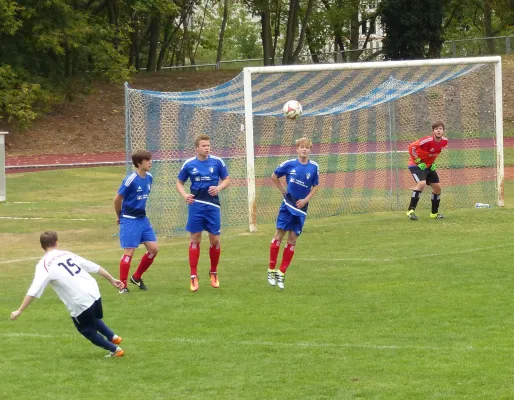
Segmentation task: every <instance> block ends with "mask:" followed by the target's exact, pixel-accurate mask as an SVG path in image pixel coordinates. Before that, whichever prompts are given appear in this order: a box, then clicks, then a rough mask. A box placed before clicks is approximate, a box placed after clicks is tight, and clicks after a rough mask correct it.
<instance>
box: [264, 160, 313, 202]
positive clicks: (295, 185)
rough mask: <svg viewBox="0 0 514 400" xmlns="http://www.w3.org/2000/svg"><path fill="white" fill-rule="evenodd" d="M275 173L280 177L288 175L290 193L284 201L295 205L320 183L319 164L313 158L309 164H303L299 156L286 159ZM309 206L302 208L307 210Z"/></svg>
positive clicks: (288, 192)
mask: <svg viewBox="0 0 514 400" xmlns="http://www.w3.org/2000/svg"><path fill="white" fill-rule="evenodd" d="M274 173H275V175H276V176H278V177H279V178H281V177H283V176H285V177H286V181H287V194H288V195H287V196H286V198H285V199H284V201H285V202H286V203H288V204H291V205H293V206H295V203H296V201H297V200H301V199H305V198H306V197H307V195H308V194H309V193H310V191H311V189H312V187H313V186H317V185H318V184H319V175H318V164H317V163H316V162H314V161H312V160H308V162H307V164H302V163H301V162H300V161H299V160H298V159H297V158H295V159H292V160H287V161H284V162H283V163H282V164H280V165H279V166H278V167H277V169H275V172H274ZM307 207H308V205H306V206H305V207H304V208H303V209H302V210H303V211H307ZM290 211H291V210H290Z"/></svg>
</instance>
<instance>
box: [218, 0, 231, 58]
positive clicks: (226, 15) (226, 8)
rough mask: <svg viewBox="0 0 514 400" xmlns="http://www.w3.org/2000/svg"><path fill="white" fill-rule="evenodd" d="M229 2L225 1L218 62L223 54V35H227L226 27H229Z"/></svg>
mask: <svg viewBox="0 0 514 400" xmlns="http://www.w3.org/2000/svg"><path fill="white" fill-rule="evenodd" d="M228 4H229V3H228V0H224V1H223V19H222V21H221V29H220V35H219V38H218V53H217V54H216V64H218V63H219V62H220V61H221V55H222V54H223V37H224V36H225V28H226V27H227V20H228Z"/></svg>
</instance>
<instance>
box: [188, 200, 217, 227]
mask: <svg viewBox="0 0 514 400" xmlns="http://www.w3.org/2000/svg"><path fill="white" fill-rule="evenodd" d="M186 231H188V232H190V233H197V232H202V231H207V232H209V233H211V234H213V235H220V234H221V209H220V208H218V207H216V206H210V205H205V204H199V203H193V204H190V205H189V212H188V215H187V225H186Z"/></svg>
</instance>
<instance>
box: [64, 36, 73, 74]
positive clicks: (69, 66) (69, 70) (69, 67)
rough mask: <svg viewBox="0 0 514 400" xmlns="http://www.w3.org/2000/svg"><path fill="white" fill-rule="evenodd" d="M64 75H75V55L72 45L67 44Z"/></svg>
mask: <svg viewBox="0 0 514 400" xmlns="http://www.w3.org/2000/svg"><path fill="white" fill-rule="evenodd" d="M64 76H66V77H68V78H69V77H71V76H73V55H72V51H71V49H70V47H69V46H68V44H66V46H65V49H64Z"/></svg>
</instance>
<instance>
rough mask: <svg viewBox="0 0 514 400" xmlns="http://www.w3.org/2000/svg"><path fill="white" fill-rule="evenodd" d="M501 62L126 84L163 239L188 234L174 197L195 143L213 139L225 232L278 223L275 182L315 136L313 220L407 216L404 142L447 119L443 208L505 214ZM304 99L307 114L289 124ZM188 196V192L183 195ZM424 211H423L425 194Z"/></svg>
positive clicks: (298, 69)
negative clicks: (201, 137)
mask: <svg viewBox="0 0 514 400" xmlns="http://www.w3.org/2000/svg"><path fill="white" fill-rule="evenodd" d="M498 76H501V64H500V58H499V57H488V58H475V59H454V60H424V61H403V62H377V63H355V64H327V65H311V66H305V65H303V66H282V67H262V68H246V69H245V70H244V72H243V73H241V74H240V75H238V76H236V77H235V78H234V79H233V80H231V81H229V82H227V83H225V84H222V85H220V86H217V87H214V88H211V89H206V90H198V91H192V92H173V93H166V92H153V91H146V90H137V89H132V88H130V87H128V85H126V150H127V168H131V163H130V153H132V152H133V151H135V150H138V149H147V150H149V151H151V152H152V153H153V155H154V166H153V171H152V173H153V175H154V186H153V188H152V195H151V196H150V198H149V207H148V209H149V215H150V218H151V219H152V224H153V225H154V228H155V229H156V230H157V232H159V233H161V234H165V235H171V234H174V233H177V232H181V231H183V230H184V227H185V223H186V218H187V206H186V204H185V202H184V200H183V199H182V198H181V197H180V195H179V194H178V193H177V192H176V190H175V182H176V178H177V174H178V171H179V170H180V168H181V165H182V163H183V162H184V161H185V160H186V159H188V158H190V157H192V156H194V154H195V148H194V137H195V136H196V135H198V134H200V133H206V134H208V135H209V136H210V137H211V151H212V154H214V155H216V156H219V157H222V158H223V159H224V160H225V162H226V164H227V167H228V170H229V174H230V177H231V180H232V184H231V186H230V188H229V189H227V190H225V191H223V192H222V193H221V204H222V206H221V209H222V221H223V226H224V227H225V228H229V227H236V226H239V227H240V226H245V225H246V226H248V225H249V226H250V230H254V229H256V225H258V224H263V223H271V222H273V221H274V220H275V218H276V215H277V211H278V207H279V205H280V203H281V194H280V192H279V191H278V190H277V189H276V188H274V186H273V184H272V182H271V179H270V176H271V174H272V173H273V171H274V169H275V168H276V167H277V166H278V165H279V164H280V163H281V162H282V161H284V160H287V159H291V158H295V157H296V148H295V140H296V139H299V138H301V137H307V138H310V139H311V140H312V142H313V148H312V154H311V158H312V159H313V160H314V161H316V162H317V163H318V164H319V172H320V189H319V191H318V193H317V195H316V196H315V197H314V198H313V200H312V201H311V205H310V207H309V219H310V218H320V217H329V216H333V215H338V214H344V213H351V214H356V213H357V214H358V213H369V212H375V211H386V210H390V211H398V210H404V209H406V208H407V205H408V203H409V199H410V195H411V190H410V189H411V188H412V187H413V186H414V181H413V179H412V176H411V175H410V173H409V172H408V169H407V163H408V153H407V147H408V144H409V143H410V142H412V141H414V140H416V139H418V138H420V137H423V136H427V135H430V134H431V123H432V122H434V121H436V120H442V121H444V123H445V125H446V132H445V136H447V137H448V140H449V146H448V148H447V149H446V150H444V151H443V153H441V155H440V156H439V158H438V160H437V165H438V169H437V172H438V174H439V176H440V179H441V183H442V186H443V192H442V196H441V208H442V209H443V210H447V209H455V208H463V207H472V206H473V205H474V203H476V202H481V203H489V204H493V205H503V197H502V196H503V192H502V187H503V185H502V180H503V147H502V146H503V138H502V125H501V101H500V102H499V101H498V99H501V80H500V82H498ZM287 100H298V101H300V103H301V104H302V106H303V115H302V116H301V117H300V118H299V119H298V120H289V119H287V118H285V117H284V116H283V115H282V106H283V104H284V103H285V102H286V101H287ZM186 186H188V184H187V185H186ZM426 192H427V193H425V195H424V196H422V198H421V201H420V205H419V207H424V208H426V209H427V210H428V209H429V207H430V205H429V202H430V199H429V198H430V195H429V193H430V191H429V190H427V191H426Z"/></svg>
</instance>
